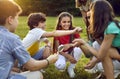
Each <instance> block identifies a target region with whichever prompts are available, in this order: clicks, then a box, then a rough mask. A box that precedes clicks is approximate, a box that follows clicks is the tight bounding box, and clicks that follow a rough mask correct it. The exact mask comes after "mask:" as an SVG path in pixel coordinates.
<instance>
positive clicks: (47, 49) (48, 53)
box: [43, 46, 51, 59]
mask: <svg viewBox="0 0 120 79" xmlns="http://www.w3.org/2000/svg"><path fill="white" fill-rule="evenodd" d="M50 54H51V48H50V47H49V46H46V47H45V49H44V51H43V59H46V58H47V57H49V56H50Z"/></svg>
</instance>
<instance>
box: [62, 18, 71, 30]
mask: <svg viewBox="0 0 120 79" xmlns="http://www.w3.org/2000/svg"><path fill="white" fill-rule="evenodd" d="M70 24H71V19H70V17H68V16H65V17H63V18H62V19H61V22H60V25H61V27H62V30H69V28H70Z"/></svg>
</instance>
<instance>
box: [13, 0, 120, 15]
mask: <svg viewBox="0 0 120 79" xmlns="http://www.w3.org/2000/svg"><path fill="white" fill-rule="evenodd" d="M14 1H15V2H17V3H18V4H19V5H20V6H21V7H22V9H23V13H22V15H28V14H29V13H32V12H43V13H45V14H46V15H48V16H56V15H58V14H59V13H61V12H63V11H67V12H70V13H71V14H73V15H74V16H78V15H81V14H80V11H79V9H77V8H75V0H14ZM108 1H109V2H110V3H111V4H112V5H113V8H114V11H115V13H116V14H117V15H120V10H119V8H120V0H108Z"/></svg>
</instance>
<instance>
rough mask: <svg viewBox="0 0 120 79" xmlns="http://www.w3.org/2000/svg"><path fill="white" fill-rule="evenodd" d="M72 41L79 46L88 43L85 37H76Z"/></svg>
mask: <svg viewBox="0 0 120 79" xmlns="http://www.w3.org/2000/svg"><path fill="white" fill-rule="evenodd" d="M72 42H73V43H76V45H77V46H80V45H84V44H86V42H85V41H84V40H83V39H75V40H73V41H72Z"/></svg>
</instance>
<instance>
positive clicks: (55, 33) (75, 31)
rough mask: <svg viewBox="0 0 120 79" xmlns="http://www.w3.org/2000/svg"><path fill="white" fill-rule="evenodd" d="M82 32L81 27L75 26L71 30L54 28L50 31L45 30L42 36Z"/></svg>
mask: <svg viewBox="0 0 120 79" xmlns="http://www.w3.org/2000/svg"><path fill="white" fill-rule="evenodd" d="M78 32H82V28H80V27H77V28H75V29H73V30H56V31H52V32H45V33H44V34H43V35H42V37H57V36H64V35H69V34H74V33H78Z"/></svg>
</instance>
